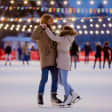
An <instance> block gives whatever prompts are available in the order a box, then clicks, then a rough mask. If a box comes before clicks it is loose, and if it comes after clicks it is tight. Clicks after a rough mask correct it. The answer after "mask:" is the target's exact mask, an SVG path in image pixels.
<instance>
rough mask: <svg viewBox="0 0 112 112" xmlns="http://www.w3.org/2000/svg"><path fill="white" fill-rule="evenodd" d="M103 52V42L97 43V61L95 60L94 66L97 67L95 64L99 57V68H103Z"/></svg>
mask: <svg viewBox="0 0 112 112" xmlns="http://www.w3.org/2000/svg"><path fill="white" fill-rule="evenodd" d="M101 52H102V46H101V44H100V43H99V42H98V43H96V53H95V61H94V66H93V68H95V66H96V61H97V59H99V68H100V69H101Z"/></svg>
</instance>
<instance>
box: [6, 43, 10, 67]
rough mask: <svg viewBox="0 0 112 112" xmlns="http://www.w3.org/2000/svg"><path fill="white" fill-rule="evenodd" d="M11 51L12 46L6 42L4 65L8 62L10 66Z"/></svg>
mask: <svg viewBox="0 0 112 112" xmlns="http://www.w3.org/2000/svg"><path fill="white" fill-rule="evenodd" d="M11 52H12V48H11V46H10V43H8V45H7V46H6V48H5V66H6V65H7V63H8V62H9V65H10V66H11Z"/></svg>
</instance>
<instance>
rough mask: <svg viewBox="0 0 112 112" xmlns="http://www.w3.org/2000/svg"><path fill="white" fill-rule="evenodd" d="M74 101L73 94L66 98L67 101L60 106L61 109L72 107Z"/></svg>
mask: <svg viewBox="0 0 112 112" xmlns="http://www.w3.org/2000/svg"><path fill="white" fill-rule="evenodd" d="M72 99H73V97H72V95H71V94H70V95H69V96H68V97H65V99H64V100H65V101H64V102H63V103H61V104H60V107H64V108H68V107H70V106H71V102H72Z"/></svg>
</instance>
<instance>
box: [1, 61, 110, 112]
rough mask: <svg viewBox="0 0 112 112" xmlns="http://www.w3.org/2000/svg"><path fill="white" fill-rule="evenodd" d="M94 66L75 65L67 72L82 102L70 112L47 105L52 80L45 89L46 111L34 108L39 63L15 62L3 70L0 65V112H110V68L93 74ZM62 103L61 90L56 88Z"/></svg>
mask: <svg viewBox="0 0 112 112" xmlns="http://www.w3.org/2000/svg"><path fill="white" fill-rule="evenodd" d="M92 66H93V63H92V62H91V63H89V64H84V62H80V63H78V68H77V69H76V70H75V69H74V68H73V67H72V71H71V72H69V82H70V84H71V86H72V87H73V88H74V90H75V91H76V92H77V93H78V94H79V95H80V96H81V97H82V100H81V101H80V102H78V103H77V104H75V105H73V106H72V107H71V108H59V107H55V106H52V105H51V103H50V86H51V76H50V74H49V80H48V83H47V85H46V89H45V95H44V102H45V107H43V108H40V107H38V105H37V90H38V84H39V81H40V76H41V71H40V63H39V62H37V61H35V62H33V61H32V62H30V65H29V66H28V65H22V63H21V62H16V61H14V62H13V63H12V66H11V67H10V66H4V62H3V61H0V112H68V111H69V112H112V68H111V69H110V70H109V69H108V67H106V68H105V69H101V70H100V69H99V68H98V66H97V68H96V69H95V70H93V67H92ZM58 94H59V97H60V98H62V99H63V94H64V90H63V87H62V86H59V88H58Z"/></svg>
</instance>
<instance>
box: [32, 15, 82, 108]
mask: <svg viewBox="0 0 112 112" xmlns="http://www.w3.org/2000/svg"><path fill="white" fill-rule="evenodd" d="M52 24H53V17H52V16H51V15H49V14H44V15H43V16H42V17H41V20H40V25H39V26H38V28H37V29H36V30H35V31H34V32H33V33H32V36H31V37H32V39H33V40H35V41H36V43H37V45H38V48H39V55H40V65H41V81H40V84H39V89H38V97H37V101H38V104H39V105H43V104H44V100H43V95H44V89H45V85H46V82H47V80H48V72H49V71H50V72H51V77H52V78H51V79H52V85H51V102H52V103H53V104H54V103H55V104H59V105H62V106H67V105H70V104H72V103H73V102H75V100H77V99H80V96H79V95H78V94H77V93H75V92H74V90H73V89H72V87H71V86H70V85H69V84H68V82H67V79H68V71H70V70H71V60H70V56H69V53H68V52H69V49H70V46H71V44H72V42H73V40H74V37H75V36H76V35H77V32H76V31H75V30H74V29H73V28H72V27H70V26H64V27H63V29H62V31H61V33H60V34H59V36H56V35H55V34H54V33H53V31H52V27H51V26H52ZM58 83H60V84H61V85H63V87H64V90H65V95H64V101H62V100H61V99H59V98H58V97H57V89H58Z"/></svg>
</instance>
